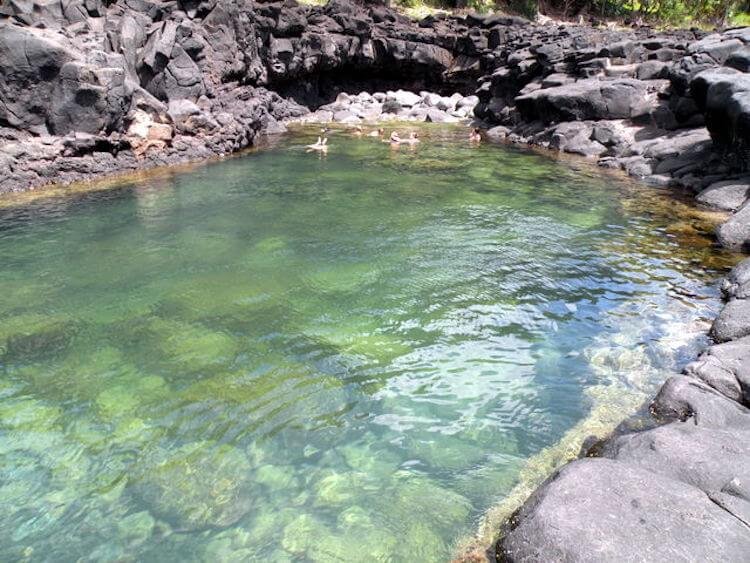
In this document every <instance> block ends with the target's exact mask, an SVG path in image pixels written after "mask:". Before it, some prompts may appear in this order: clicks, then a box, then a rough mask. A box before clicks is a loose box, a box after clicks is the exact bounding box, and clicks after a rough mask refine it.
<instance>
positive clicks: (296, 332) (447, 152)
mask: <svg viewBox="0 0 750 563" xmlns="http://www.w3.org/2000/svg"><path fill="white" fill-rule="evenodd" d="M424 136H425V141H424V142H423V143H422V145H421V146H420V147H418V148H416V149H415V150H409V149H400V150H395V151H394V150H391V149H390V148H389V147H388V146H387V145H384V144H382V143H379V142H377V141H374V140H372V139H356V138H353V137H350V136H348V135H347V134H345V133H343V132H336V133H334V134H333V135H332V137H331V140H330V144H331V145H332V148H331V150H330V153H329V154H328V155H327V156H319V155H316V154H306V153H305V152H304V150H303V149H302V144H304V143H306V142H311V141H312V140H313V138H314V131H313V132H310V131H309V130H308V131H305V132H303V133H301V134H299V135H297V136H294V135H292V136H288V137H287V138H285V139H283V140H282V141H280V142H279V143H277V144H275V145H274V146H272V147H269V148H268V149H267V150H265V151H261V152H257V153H255V154H250V155H247V156H244V157H241V158H235V159H231V160H227V161H225V162H222V163H217V164H212V165H209V166H205V167H203V168H199V169H197V170H194V171H190V172H185V173H177V174H170V175H162V176H156V177H154V178H152V179H147V180H144V181H139V182H138V183H132V184H125V185H123V186H121V187H119V188H117V189H112V190H108V191H102V192H98V193H94V192H92V193H88V194H79V195H77V196H75V197H67V198H56V199H55V198H52V199H47V200H39V201H35V202H33V203H28V204H23V205H11V206H6V207H5V208H4V209H2V210H0V257H1V259H2V262H1V263H0V319H2V322H1V323H0V370H1V373H2V379H1V380H0V502H1V503H2V506H3V509H2V511H0V560H5V561H9V560H34V561H44V560H50V561H51V560H55V561H75V560H79V559H83V560H118V561H129V560H139V561H187V560H205V561H228V560H241V561H248V560H255V561H440V560H445V559H448V558H449V557H450V556H451V553H452V549H453V548H454V545H455V542H456V541H457V540H458V539H459V538H461V537H462V536H464V535H465V534H469V533H471V532H472V530H473V529H474V528H475V526H476V525H477V522H478V521H479V519H480V517H481V515H482V514H483V513H484V512H485V511H486V510H487V509H488V508H489V507H490V506H491V505H493V504H494V503H496V502H498V501H499V500H501V499H502V498H503V497H504V495H506V494H508V492H509V491H510V490H511V488H512V487H513V486H514V485H515V484H516V483H517V481H518V479H519V475H520V472H521V470H522V468H523V467H524V464H525V463H526V461H527V460H528V459H529V458H531V457H532V456H534V455H536V454H537V453H538V452H540V451H541V450H542V449H543V448H546V447H548V446H550V445H552V444H554V443H555V442H556V441H558V440H559V439H560V438H561V437H562V436H563V435H564V434H565V432H566V431H568V430H569V429H570V428H571V427H573V426H574V425H575V424H577V423H578V422H580V421H581V420H583V419H585V418H586V417H587V416H589V415H590V414H591V412H592V409H594V408H595V407H596V405H594V404H593V400H592V394H591V393H587V392H586V391H587V390H589V389H591V388H593V387H596V386H599V387H602V386H603V387H613V388H614V389H616V390H618V393H620V392H622V393H627V392H631V393H632V392H638V393H643V394H644V395H643V396H644V397H645V394H647V393H649V392H651V391H653V389H654V386H655V385H656V384H657V383H658V382H659V381H660V380H662V379H663V378H664V376H665V374H666V373H667V372H668V371H669V370H671V369H675V368H676V367H678V366H679V364H680V362H682V361H684V360H685V359H686V358H688V357H689V356H690V355H691V354H692V353H693V351H694V349H695V346H697V345H698V344H699V343H700V342H701V336H700V334H701V332H700V331H701V330H702V328H703V327H702V326H698V327H696V325H695V321H696V320H699V319H701V318H704V317H705V316H706V315H708V314H709V312H710V310H711V309H712V307H714V306H715V297H716V289H715V286H714V279H715V277H716V271H712V270H711V269H710V268H709V269H708V273H706V269H705V268H704V267H703V264H705V263H706V261H707V260H708V258H709V257H711V256H712V251H711V249H710V247H708V246H707V245H704V246H703V247H702V248H699V249H698V250H688V249H687V247H686V246H685V245H683V244H681V242H680V236H678V235H680V233H682V234H684V232H685V231H690V229H689V228H688V229H685V228H677V229H675V228H673V227H674V217H673V215H674V214H676V213H677V212H678V211H679V209H678V205H677V204H675V203H674V202H673V200H671V199H668V196H667V195H665V194H659V192H655V191H654V190H647V191H643V190H641V189H639V188H634V187H633V186H630V185H627V184H625V183H623V182H621V181H619V180H617V179H613V178H611V177H605V176H601V175H598V173H596V172H594V171H589V170H588V169H587V168H584V169H582V170H573V169H572V168H570V167H569V166H567V165H565V164H562V163H557V162H555V161H553V160H550V159H548V158H546V157H543V156H539V155H535V154H531V153H524V152H521V151H518V150H512V149H504V148H498V147H489V146H481V147H472V146H470V145H469V144H468V143H467V142H465V140H464V139H465V136H466V133H465V130H464V129H451V128H444V127H443V128H432V129H425V131H424ZM696 236H697V235H696ZM686 295H688V296H690V297H686ZM675 335H677V337H675ZM675 338H676V340H675ZM665 342H666V343H668V344H669V345H668V346H667V345H666V344H665ZM675 342H677V350H678V352H677V353H676V354H674V353H671V351H672V350H673V348H674V344H675ZM633 354H635V356H634V355H633ZM633 357H635V358H636V360H635V361H631V360H632V358H633ZM603 365H605V366H606V367H607V369H605V370H603V369H602V366H603ZM625 414H626V413H622V415H623V416H624V415H625Z"/></svg>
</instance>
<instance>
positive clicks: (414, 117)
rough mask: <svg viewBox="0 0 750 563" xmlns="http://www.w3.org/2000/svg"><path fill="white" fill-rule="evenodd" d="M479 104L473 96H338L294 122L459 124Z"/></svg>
mask: <svg viewBox="0 0 750 563" xmlns="http://www.w3.org/2000/svg"><path fill="white" fill-rule="evenodd" d="M478 102H479V98H477V97H476V96H462V95H461V94H459V93H454V94H453V95H451V96H440V95H439V94H435V93H432V92H425V91H422V92H420V93H419V94H415V93H414V92H407V91H405V90H397V91H395V92H393V91H390V90H389V91H388V92H375V93H374V94H369V93H367V92H360V93H359V94H356V95H351V94H347V93H341V94H339V95H338V96H337V97H336V101H335V102H333V103H331V104H326V105H324V106H321V107H320V108H318V109H317V110H316V111H314V112H312V113H309V114H307V115H305V116H303V117H301V118H298V119H294V121H297V122H300V123H332V122H333V123H346V124H355V125H356V124H357V123H375V122H382V121H426V122H430V123H458V122H460V121H465V120H467V119H469V118H470V117H471V116H472V115H473V114H474V108H475V107H476V105H477V103H478Z"/></svg>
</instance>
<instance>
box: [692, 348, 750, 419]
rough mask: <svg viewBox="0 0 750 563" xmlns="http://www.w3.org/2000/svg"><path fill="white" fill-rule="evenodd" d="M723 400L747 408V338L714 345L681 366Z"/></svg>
mask: <svg viewBox="0 0 750 563" xmlns="http://www.w3.org/2000/svg"><path fill="white" fill-rule="evenodd" d="M685 374H687V375H690V376H691V377H695V378H696V379H700V380H701V381H703V382H704V383H706V384H707V385H709V386H711V387H713V388H714V389H716V390H717V391H718V392H719V393H721V394H722V395H724V396H725V397H727V398H729V399H732V400H734V401H737V402H738V403H742V404H744V405H750V400H749V399H750V337H744V338H740V339H738V340H734V341H731V342H725V343H722V344H715V345H714V346H711V347H709V348H708V349H707V350H706V351H704V352H703V353H702V354H701V355H700V356H699V357H698V359H697V360H695V361H694V362H691V363H689V364H688V365H687V366H686V367H685Z"/></svg>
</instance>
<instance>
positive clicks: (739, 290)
mask: <svg viewBox="0 0 750 563" xmlns="http://www.w3.org/2000/svg"><path fill="white" fill-rule="evenodd" d="M721 290H722V291H723V292H724V295H725V296H726V297H727V298H730V299H731V298H737V299H747V298H748V297H750V258H745V259H744V260H743V261H742V262H740V263H739V264H737V265H736V266H735V267H734V268H732V271H731V272H729V275H728V276H727V277H726V279H725V280H724V281H723V282H722V286H721Z"/></svg>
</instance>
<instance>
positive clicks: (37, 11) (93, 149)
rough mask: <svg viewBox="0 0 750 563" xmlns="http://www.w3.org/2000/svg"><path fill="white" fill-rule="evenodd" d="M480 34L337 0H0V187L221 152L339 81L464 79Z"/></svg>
mask: <svg viewBox="0 0 750 563" xmlns="http://www.w3.org/2000/svg"><path fill="white" fill-rule="evenodd" d="M485 42H486V39H485V37H484V35H482V34H481V33H475V32H473V31H472V30H471V29H470V26H469V25H467V23H466V22H465V21H464V20H463V19H458V18H449V19H440V20H436V21H434V22H423V24H422V25H419V26H417V25H414V24H413V23H412V22H411V21H410V20H408V19H406V18H405V17H404V16H402V15H400V14H398V13H397V12H395V11H393V10H390V9H388V8H385V7H383V6H377V5H376V6H371V7H370V8H367V9H365V8H363V7H361V6H359V5H357V4H354V3H351V2H349V1H348V0H332V1H331V2H329V4H328V5H326V6H325V7H308V6H298V5H297V4H296V3H295V2H290V1H287V2H278V1H274V2H252V1H251V0H203V1H197V0H168V1H157V0H114V1H109V2H106V1H102V0H64V1H61V2H58V1H57V0H7V1H6V2H4V3H3V4H2V6H0V164H3V165H4V169H5V170H8V171H9V173H8V174H5V175H3V176H2V177H0V193H2V192H8V191H16V190H24V189H29V188H34V187H37V186H40V185H43V184H47V183H52V182H56V183H68V182H72V181H75V180H80V179H86V178H91V177H97V176H101V175H104V174H109V173H113V172H120V171H127V170H135V169H141V168H148V167H151V166H156V165H163V164H170V163H176V162H180V161H185V160H191V159H198V158H205V157H209V156H215V155H223V154H227V153H230V152H233V151H237V150H239V149H242V148H244V147H246V146H249V145H251V144H252V143H253V141H254V139H255V138H256V137H257V135H258V134H259V133H260V132H261V131H266V130H271V131H278V130H280V129H283V127H282V126H281V125H280V122H282V121H283V120H285V119H287V118H290V117H299V116H300V115H303V114H305V113H306V112H307V111H308V109H307V108H306V107H304V106H302V105H300V104H299V103H297V102H296V101H295V99H294V98H296V99H297V100H299V101H302V102H305V103H306V104H313V105H319V104H321V103H323V102H325V101H331V100H332V99H333V98H335V97H336V95H337V94H338V93H339V92H340V91H342V89H343V88H344V87H345V86H346V85H347V84H348V85H352V84H355V83H358V84H360V85H363V86H366V87H372V88H375V87H377V86H382V85H387V84H397V83H399V82H403V81H404V77H405V76H408V77H409V81H410V83H411V85H412V86H417V85H421V86H432V87H435V88H437V89H439V90H440V89H449V88H450V89H452V90H454V89H462V90H467V89H473V87H474V81H475V79H476V78H477V76H478V74H477V73H478V69H479V63H478V54H479V52H480V50H481V49H482V48H484V43H485ZM277 92H280V93H282V94H283V95H284V97H282V96H280V95H279V94H278V93H277Z"/></svg>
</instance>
